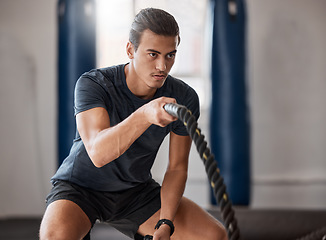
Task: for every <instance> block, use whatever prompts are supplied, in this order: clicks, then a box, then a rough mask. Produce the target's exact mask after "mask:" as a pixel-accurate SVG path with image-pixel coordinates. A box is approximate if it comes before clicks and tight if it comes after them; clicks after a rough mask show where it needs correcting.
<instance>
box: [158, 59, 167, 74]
mask: <svg viewBox="0 0 326 240" xmlns="http://www.w3.org/2000/svg"><path fill="white" fill-rule="evenodd" d="M156 70H159V71H160V72H164V71H165V70H166V62H165V59H158V60H157V62H156Z"/></svg>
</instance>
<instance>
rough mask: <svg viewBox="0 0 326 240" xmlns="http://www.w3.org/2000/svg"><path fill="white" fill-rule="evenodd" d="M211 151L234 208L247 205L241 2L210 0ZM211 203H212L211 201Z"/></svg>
mask: <svg viewBox="0 0 326 240" xmlns="http://www.w3.org/2000/svg"><path fill="white" fill-rule="evenodd" d="M211 3H212V9H213V40H212V66H211V67H212V72H211V74H212V103H211V119H210V129H211V132H210V135H211V144H212V146H211V148H212V152H213V153H214V155H215V159H216V161H217V163H218V166H219V168H220V171H221V175H222V176H223V178H224V180H225V184H226V186H227V191H228V193H229V197H230V199H231V201H232V202H233V204H234V205H248V204H249V201H250V124H249V108H248V99H247V85H246V71H245V69H246V44H245V43H246V11H245V0H211ZM211 199H212V203H213V204H214V203H216V202H215V201H214V200H215V199H214V198H213V197H212V198H211Z"/></svg>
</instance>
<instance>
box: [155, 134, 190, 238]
mask: <svg viewBox="0 0 326 240" xmlns="http://www.w3.org/2000/svg"><path fill="white" fill-rule="evenodd" d="M190 147H191V138H190V137H189V136H180V135H177V134H175V133H173V132H171V133H170V146H169V149H170V150H169V164H168V167H167V170H166V173H165V175H164V180H163V183H162V188H161V214H160V219H168V220H170V221H172V222H173V220H174V218H175V215H176V212H177V209H178V206H179V203H180V201H181V198H182V195H183V193H184V190H185V186H186V181H187V172H188V158H189V152H190ZM162 227H163V225H162ZM164 228H165V229H167V231H168V232H169V231H170V228H169V227H167V226H164ZM169 233H170V232H169Z"/></svg>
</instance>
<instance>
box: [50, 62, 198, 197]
mask: <svg viewBox="0 0 326 240" xmlns="http://www.w3.org/2000/svg"><path fill="white" fill-rule="evenodd" d="M124 66H125V65H118V66H113V67H108V68H102V69H96V70H92V71H90V72H87V73H84V74H83V75H82V76H81V77H80V78H79V79H78V81H77V83H76V87H75V106H74V107H75V115H76V114H78V113H80V112H83V111H86V110H88V109H91V108H95V107H103V108H105V109H106V110H107V111H108V114H109V116H110V125H111V126H114V125H116V124H118V123H120V122H121V121H123V120H124V119H125V118H127V117H128V116H129V115H130V114H131V113H133V112H134V111H135V110H137V109H138V108H139V107H141V106H143V105H144V104H146V103H148V102H149V101H151V100H153V99H155V98H159V97H162V96H165V97H172V98H175V99H176V101H177V103H178V104H181V105H185V106H186V107H187V108H188V109H190V110H191V112H192V113H193V115H194V116H195V117H196V118H197V119H198V117H199V100H198V96H197V94H196V92H195V91H194V90H193V89H192V88H191V87H190V86H188V85H187V84H185V83H184V82H182V81H181V80H179V79H176V78H174V77H172V76H170V75H169V76H168V77H167V79H166V81H165V83H164V85H163V86H162V87H161V88H159V89H158V90H157V91H156V93H155V95H154V97H153V99H151V100H144V99H140V98H138V97H136V96H135V95H134V94H133V93H132V92H131V91H130V90H129V88H128V86H127V83H126V77H125V73H124ZM170 131H173V132H174V133H176V134H178V135H183V136H185V135H188V133H187V130H186V128H185V127H184V125H183V123H182V122H181V121H179V120H177V121H175V122H172V123H170V124H169V125H168V126H166V127H159V126H156V125H151V126H150V127H149V128H148V129H147V130H146V131H145V132H144V133H143V134H142V135H141V136H140V137H139V138H138V139H137V140H136V141H135V142H134V143H133V144H132V145H131V146H130V148H129V149H128V150H127V151H126V152H125V153H123V154H122V155H121V156H120V157H118V158H117V159H115V160H114V161H112V162H110V163H108V164H106V165H105V166H103V167H101V168H97V167H95V166H94V164H93V163H92V161H91V159H90V158H89V156H88V154H87V152H86V149H85V146H84V144H83V142H82V140H81V138H80V136H79V133H78V131H77V132H76V138H75V139H74V141H73V145H72V147H71V150H70V153H69V155H68V157H67V158H66V159H65V160H64V162H63V163H62V164H61V166H60V168H59V169H58V171H57V172H56V174H55V175H54V176H53V177H52V181H56V180H66V181H71V182H73V183H75V184H78V185H80V186H83V187H87V188H91V189H94V190H98V191H120V190H125V189H129V188H131V187H134V186H137V185H138V184H139V183H143V182H146V181H148V180H149V179H150V178H151V177H152V175H151V168H152V165H153V163H154V160H155V157H156V155H157V152H158V149H159V147H160V145H161V143H162V142H163V139H164V138H165V136H166V135H167V134H168V133H169V132H170Z"/></svg>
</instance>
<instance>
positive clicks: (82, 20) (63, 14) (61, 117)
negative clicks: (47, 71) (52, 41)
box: [58, 0, 96, 165]
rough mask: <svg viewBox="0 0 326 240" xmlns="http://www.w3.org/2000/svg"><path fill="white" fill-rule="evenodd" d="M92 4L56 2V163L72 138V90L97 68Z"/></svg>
mask: <svg viewBox="0 0 326 240" xmlns="http://www.w3.org/2000/svg"><path fill="white" fill-rule="evenodd" d="M94 1H95V0H59V1H58V36H59V39H58V40H59V41H58V161H59V165H60V164H61V163H62V161H63V160H64V159H65V158H66V157H67V155H68V154H69V151H70V147H71V145H72V142H73V139H74V137H75V131H76V123H75V118H74V108H73V106H74V87H75V83H76V81H77V79H78V78H79V77H80V75H81V74H82V73H84V72H86V71H89V70H91V69H93V68H95V66H96V41H95V39H96V26H95V25H96V22H95V2H94Z"/></svg>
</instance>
